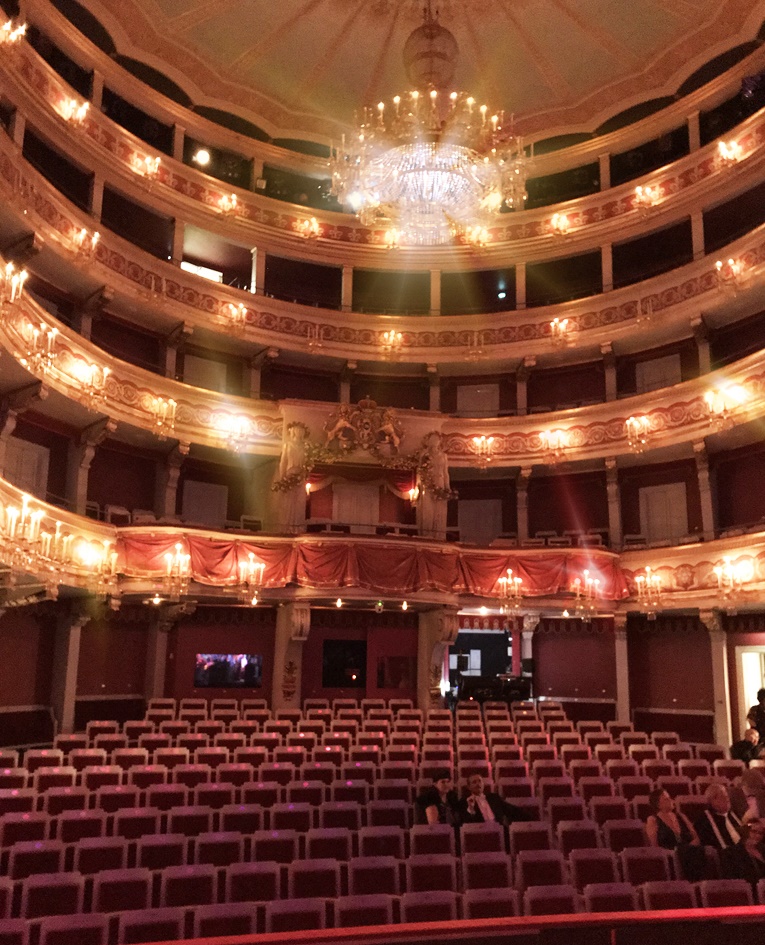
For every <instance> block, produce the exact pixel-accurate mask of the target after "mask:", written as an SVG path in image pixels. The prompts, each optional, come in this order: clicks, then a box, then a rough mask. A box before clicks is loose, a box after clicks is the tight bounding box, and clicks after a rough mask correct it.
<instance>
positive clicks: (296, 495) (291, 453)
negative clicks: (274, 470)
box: [275, 422, 310, 532]
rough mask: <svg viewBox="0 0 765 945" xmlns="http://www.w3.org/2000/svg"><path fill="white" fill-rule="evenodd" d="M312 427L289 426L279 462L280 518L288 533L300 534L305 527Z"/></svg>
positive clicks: (277, 513)
mask: <svg viewBox="0 0 765 945" xmlns="http://www.w3.org/2000/svg"><path fill="white" fill-rule="evenodd" d="M308 435H309V433H308V427H307V426H306V425H305V424H304V423H298V422H296V423H288V424H287V429H286V430H285V434H284V445H283V446H282V455H281V457H280V459H279V473H278V479H277V482H276V483H275V487H276V489H275V491H276V493H277V496H278V498H277V502H276V518H277V522H278V524H279V526H280V527H281V528H283V529H284V530H285V531H287V532H295V531H298V530H300V529H301V528H302V527H303V526H304V524H305V502H306V499H305V487H304V486H305V480H306V477H307V476H308V473H309V472H310V469H309V464H308V461H307V456H306V452H307V448H308Z"/></svg>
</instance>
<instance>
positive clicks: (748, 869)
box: [720, 818, 765, 902]
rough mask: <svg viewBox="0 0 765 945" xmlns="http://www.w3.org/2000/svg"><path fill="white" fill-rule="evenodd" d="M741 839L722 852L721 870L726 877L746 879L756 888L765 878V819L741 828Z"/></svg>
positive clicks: (754, 821)
mask: <svg viewBox="0 0 765 945" xmlns="http://www.w3.org/2000/svg"><path fill="white" fill-rule="evenodd" d="M741 831H742V833H741V840H739V842H738V843H737V844H736V845H735V846H732V847H730V848H729V849H727V850H723V851H722V853H721V854H720V872H721V873H722V876H723V878H724V879H745V880H747V881H748V882H750V883H751V884H752V888H753V889H754V890H755V902H756V901H757V899H756V891H757V883H758V882H759V881H760V880H761V879H765V845H764V843H763V841H765V820H762V819H760V818H757V819H756V820H752V821H750V823H748V824H745V825H744V826H743V827H742V828H741Z"/></svg>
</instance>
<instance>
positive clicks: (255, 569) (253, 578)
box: [239, 551, 266, 607]
mask: <svg viewBox="0 0 765 945" xmlns="http://www.w3.org/2000/svg"><path fill="white" fill-rule="evenodd" d="M265 573H266V565H265V563H264V562H263V561H256V560H255V553H254V552H253V551H251V552H250V553H249V554H248V555H247V560H246V561H240V562H239V591H240V594H241V596H242V598H243V599H244V600H245V601H249V603H250V605H251V606H252V607H255V605H256V604H257V603H258V590H259V589H260V588H261V587H262V586H263V576H264V574H265Z"/></svg>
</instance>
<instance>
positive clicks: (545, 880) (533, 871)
mask: <svg viewBox="0 0 765 945" xmlns="http://www.w3.org/2000/svg"><path fill="white" fill-rule="evenodd" d="M565 881H566V867H565V861H564V859H563V854H562V853H561V852H560V850H521V852H520V853H519V854H518V856H517V857H516V861H515V885H516V888H517V889H518V891H519V892H523V891H524V890H526V889H528V888H529V887H530V886H556V885H560V884H561V883H565Z"/></svg>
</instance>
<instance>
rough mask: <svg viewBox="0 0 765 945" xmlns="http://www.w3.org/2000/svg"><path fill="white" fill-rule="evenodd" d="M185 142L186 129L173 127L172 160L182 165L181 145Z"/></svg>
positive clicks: (178, 126)
mask: <svg viewBox="0 0 765 945" xmlns="http://www.w3.org/2000/svg"><path fill="white" fill-rule="evenodd" d="M185 140H186V129H185V128H181V126H180V125H173V159H174V160H176V161H180V162H181V164H182V163H183V145H184V141H185Z"/></svg>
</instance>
